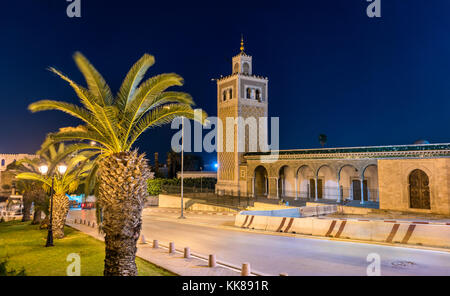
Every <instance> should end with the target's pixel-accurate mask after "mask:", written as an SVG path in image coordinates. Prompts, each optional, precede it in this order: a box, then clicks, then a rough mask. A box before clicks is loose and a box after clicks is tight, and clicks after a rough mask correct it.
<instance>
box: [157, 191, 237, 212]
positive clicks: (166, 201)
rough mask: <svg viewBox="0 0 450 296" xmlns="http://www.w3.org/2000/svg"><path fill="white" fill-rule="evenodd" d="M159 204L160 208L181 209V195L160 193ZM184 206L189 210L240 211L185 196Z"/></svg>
mask: <svg viewBox="0 0 450 296" xmlns="http://www.w3.org/2000/svg"><path fill="white" fill-rule="evenodd" d="M158 199H159V204H158V206H159V207H160V208H176V209H179V208H180V206H181V197H179V196H174V195H167V194H160V195H159V198H158ZM183 207H184V209H186V210H187V211H208V212H227V213H230V212H231V213H237V212H238V211H237V210H235V209H231V208H227V207H222V206H215V205H208V204H205V203H204V202H203V201H202V200H196V199H193V198H188V197H183Z"/></svg>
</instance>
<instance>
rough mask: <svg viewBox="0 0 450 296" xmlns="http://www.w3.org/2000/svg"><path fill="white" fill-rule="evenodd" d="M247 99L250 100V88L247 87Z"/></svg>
mask: <svg viewBox="0 0 450 296" xmlns="http://www.w3.org/2000/svg"><path fill="white" fill-rule="evenodd" d="M246 98H247V99H251V98H252V89H251V88H250V87H247V96H246Z"/></svg>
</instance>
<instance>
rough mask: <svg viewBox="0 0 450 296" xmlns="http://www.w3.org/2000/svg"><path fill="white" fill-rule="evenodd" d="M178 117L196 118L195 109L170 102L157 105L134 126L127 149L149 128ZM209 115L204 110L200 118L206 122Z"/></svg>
mask: <svg viewBox="0 0 450 296" xmlns="http://www.w3.org/2000/svg"><path fill="white" fill-rule="evenodd" d="M176 117H186V118H188V119H196V118H195V113H194V110H193V109H192V108H191V106H190V105H185V104H168V105H164V106H160V107H157V108H155V109H153V110H151V111H150V112H148V113H147V114H146V115H145V116H143V117H142V118H141V119H140V120H139V121H138V122H137V123H136V125H135V126H134V127H133V130H132V132H131V133H130V139H129V140H128V142H127V145H126V149H127V150H129V149H131V147H132V145H133V143H134V142H136V140H137V139H138V138H139V136H140V135H141V134H142V133H143V132H144V131H146V130H147V129H149V128H154V127H158V126H161V125H164V124H168V123H170V122H172V120H173V119H175V118H176ZM206 117H207V115H206V113H205V112H204V111H202V116H201V118H200V120H201V123H203V122H204V120H205V119H206Z"/></svg>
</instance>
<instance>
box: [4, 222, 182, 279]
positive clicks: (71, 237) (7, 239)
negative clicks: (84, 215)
mask: <svg viewBox="0 0 450 296" xmlns="http://www.w3.org/2000/svg"><path fill="white" fill-rule="evenodd" d="M64 232H65V234H66V237H65V238H63V239H59V240H57V239H55V240H54V247H49V248H45V247H44V245H45V242H46V237H47V230H40V229H39V226H37V225H31V224H30V222H18V221H10V222H3V223H0V261H2V259H4V258H5V257H7V258H8V270H9V269H15V270H21V269H22V268H25V273H26V275H28V276H65V275H66V269H67V267H68V265H69V264H70V263H71V262H68V261H66V258H67V256H68V255H69V254H71V253H76V254H78V255H79V256H80V260H81V275H82V276H102V275H103V264H104V262H103V260H104V258H105V246H104V243H103V242H102V241H99V240H96V239H94V238H92V237H90V236H88V235H86V234H84V233H82V232H79V231H77V230H75V229H73V228H70V227H66V228H65V230H64ZM136 265H137V268H138V274H139V275H140V276H168V275H174V274H172V273H171V272H169V271H167V270H165V269H162V268H160V267H157V266H155V265H153V264H151V263H149V262H147V261H145V260H143V259H141V258H138V257H136Z"/></svg>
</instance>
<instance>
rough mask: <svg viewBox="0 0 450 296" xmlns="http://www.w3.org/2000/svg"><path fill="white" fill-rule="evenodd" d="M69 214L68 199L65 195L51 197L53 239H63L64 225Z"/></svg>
mask: <svg viewBox="0 0 450 296" xmlns="http://www.w3.org/2000/svg"><path fill="white" fill-rule="evenodd" d="M68 212H69V199H68V198H67V196H66V195H65V194H54V195H53V216H52V229H53V236H54V237H55V238H63V237H64V225H65V224H66V217H67V213H68Z"/></svg>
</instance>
